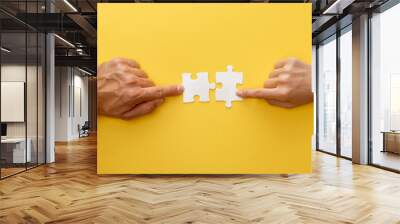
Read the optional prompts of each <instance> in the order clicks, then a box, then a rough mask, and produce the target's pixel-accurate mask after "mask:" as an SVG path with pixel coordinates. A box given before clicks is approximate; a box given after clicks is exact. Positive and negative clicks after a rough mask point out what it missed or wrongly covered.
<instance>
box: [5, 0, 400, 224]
mask: <svg viewBox="0 0 400 224" xmlns="http://www.w3.org/2000/svg"><path fill="white" fill-rule="evenodd" d="M101 2H108V3H131V4H135V3H136V2H145V3H150V2H151V4H160V3H165V2H171V1H163V0H155V1H147V0H144V1H133V0H122V1H121V0H119V1H118V0H106V1H99V0H60V1H51V0H34V1H27V0H3V1H1V2H0V46H1V54H0V67H1V69H0V82H1V86H0V90H1V93H0V96H1V97H0V98H1V106H0V110H1V115H0V120H1V122H0V123H1V144H0V201H1V202H2V203H0V223H24V222H25V223H26V222H28V223H29V222H32V223H46V222H48V223H52V222H53V223H57V222H66V223H68V222H69V223H80V222H83V223H84V222H90V221H92V222H98V223H112V222H115V221H118V222H130V223H257V222H259V223H273V222H277V223H399V222H400V213H399V212H398V211H399V209H400V202H399V200H396V198H399V197H400V191H399V189H400V179H399V173H400V101H399V100H398V99H400V63H399V59H398V52H400V44H399V40H400V32H399V31H398V28H397V27H398V22H399V21H400V3H399V1H397V0H377V1H376V0H366V1H364V0H363V1H361V0H289V1H284V2H286V3H292V4H300V3H310V4H312V8H313V11H312V21H310V22H312V24H313V27H312V30H313V33H312V39H313V49H312V51H313V64H312V67H313V74H312V75H313V90H314V134H313V136H312V145H313V148H312V149H310V150H312V156H313V162H312V165H313V171H312V173H311V174H281V175H268V174H266V175H189V174H188V175H97V173H96V172H97V166H96V163H97V154H96V152H97V151H96V150H97V149H96V147H97V145H96V144H97V138H96V134H97V96H96V94H97V78H96V68H97V43H96V38H97V37H96V35H97V31H96V29H97V14H96V13H97V11H96V4H97V3H101ZM201 2H203V1H201ZM207 2H210V1H207ZM211 2H214V1H211ZM215 2H219V3H220V2H221V1H215ZM232 2H236V3H242V4H247V3H251V4H263V3H265V4H276V3H277V2H282V1H275V0H266V1H259V0H254V1H253V0H250V1H242V0H240V1H232ZM198 4H201V3H198ZM310 139H311V136H310Z"/></svg>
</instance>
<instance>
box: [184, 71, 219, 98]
mask: <svg viewBox="0 0 400 224" xmlns="http://www.w3.org/2000/svg"><path fill="white" fill-rule="evenodd" d="M191 76H192V74H191V73H183V74H182V85H183V87H184V92H183V102H184V103H191V102H194V96H199V97H200V102H209V101H210V89H215V83H210V82H209V81H208V73H207V72H198V73H197V79H192V77H191Z"/></svg>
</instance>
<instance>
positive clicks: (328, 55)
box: [317, 36, 336, 153]
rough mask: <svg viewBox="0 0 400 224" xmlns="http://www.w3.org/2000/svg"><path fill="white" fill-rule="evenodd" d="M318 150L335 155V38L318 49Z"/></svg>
mask: <svg viewBox="0 0 400 224" xmlns="http://www.w3.org/2000/svg"><path fill="white" fill-rule="evenodd" d="M317 63H318V94H317V95H318V97H317V100H318V149H319V150H322V151H326V152H330V153H336V36H333V37H331V38H329V39H328V40H327V41H326V42H324V43H322V44H320V45H319V47H318V60H317Z"/></svg>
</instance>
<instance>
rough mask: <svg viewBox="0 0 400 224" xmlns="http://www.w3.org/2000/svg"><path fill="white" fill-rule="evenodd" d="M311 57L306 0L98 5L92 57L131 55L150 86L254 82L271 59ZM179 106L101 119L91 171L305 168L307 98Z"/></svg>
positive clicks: (171, 102) (309, 122)
mask: <svg viewBox="0 0 400 224" xmlns="http://www.w3.org/2000/svg"><path fill="white" fill-rule="evenodd" d="M290 56H293V57H297V58H299V59H301V60H303V61H305V62H307V63H311V4H99V6H98V63H99V64H100V63H103V62H105V61H107V60H110V59H112V58H114V57H126V58H130V59H134V60H136V61H138V62H139V63H140V65H141V67H142V68H143V69H144V70H145V71H146V72H147V73H148V74H149V76H150V77H151V79H152V80H154V81H155V82H156V83H157V84H160V85H164V84H179V83H181V81H182V80H181V74H182V73H184V72H191V73H196V72H208V73H209V78H210V81H215V73H216V72H217V71H226V66H227V65H233V67H234V70H235V71H239V72H243V78H244V83H243V85H240V86H238V87H239V88H243V87H261V86H262V85H263V82H264V80H266V78H267V77H268V74H269V72H270V71H271V70H272V69H273V65H274V63H276V62H277V61H279V60H281V59H284V58H287V57H290ZM210 97H211V102H210V103H200V102H195V103H191V104H184V103H183V102H182V96H179V97H173V98H168V99H167V101H166V102H165V103H164V104H163V105H162V106H161V107H159V108H158V109H157V110H156V111H155V112H154V113H152V114H150V115H148V116H144V117H141V118H138V119H134V120H131V121H124V120H119V119H115V118H109V117H103V116H100V117H99V119H98V168H97V169H98V173H100V174H113V173H121V174H122V173H124V174H125V173H129V174H181V173H192V174H197V173H207V174H214V173H218V174H231V173H236V174H239V173H240V174H242V173H254V174H260V173H304V172H310V171H311V136H312V129H313V106H312V104H310V105H306V106H302V107H299V108H296V109H283V108H278V107H274V106H271V105H269V104H267V103H266V102H265V101H263V100H254V99H245V100H243V101H240V102H233V106H232V108H230V109H228V108H226V107H225V103H224V102H216V101H215V91H214V90H212V91H211V92H210Z"/></svg>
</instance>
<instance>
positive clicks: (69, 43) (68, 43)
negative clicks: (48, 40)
mask: <svg viewBox="0 0 400 224" xmlns="http://www.w3.org/2000/svg"><path fill="white" fill-rule="evenodd" d="M54 36H55V37H57V38H58V39H59V40H61V41H62V42H64V43H65V44H67V45H68V46H70V47H73V48H75V45H73V44H72V43H71V42H69V41H68V40H66V39H64V38H62V37H60V36H59V35H58V34H54Z"/></svg>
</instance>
